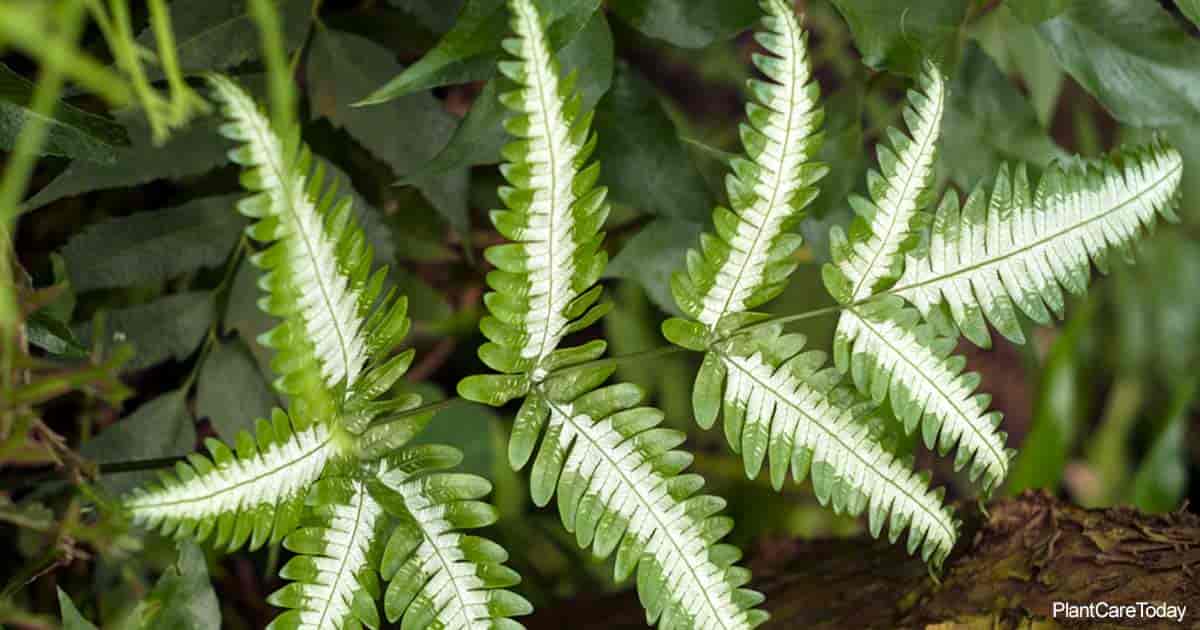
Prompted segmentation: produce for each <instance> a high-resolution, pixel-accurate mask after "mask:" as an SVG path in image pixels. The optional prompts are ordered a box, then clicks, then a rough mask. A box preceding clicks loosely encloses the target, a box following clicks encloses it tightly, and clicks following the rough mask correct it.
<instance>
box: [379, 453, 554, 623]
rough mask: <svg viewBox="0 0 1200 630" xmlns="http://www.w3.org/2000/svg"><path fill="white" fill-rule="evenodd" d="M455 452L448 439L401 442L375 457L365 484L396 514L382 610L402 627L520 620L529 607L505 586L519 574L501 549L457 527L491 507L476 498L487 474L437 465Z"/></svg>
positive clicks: (449, 461)
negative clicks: (412, 444)
mask: <svg viewBox="0 0 1200 630" xmlns="http://www.w3.org/2000/svg"><path fill="white" fill-rule="evenodd" d="M461 460H462V454H461V453H459V452H458V451H457V450H455V449H453V448H450V447H447V446H418V447H412V448H409V449H405V450H404V451H401V452H400V453H398V454H396V455H393V456H389V457H388V458H386V459H385V460H384V461H383V462H381V464H380V467H379V471H378V473H377V475H376V478H375V479H374V480H372V482H371V492H372V494H373V495H374V497H375V498H376V500H378V501H379V503H380V504H381V505H382V506H383V507H384V509H386V510H387V512H388V513H389V514H391V515H392V516H393V517H394V518H395V519H396V522H397V525H396V526H395V528H394V530H393V531H392V534H391V536H390V537H389V538H388V540H387V544H386V546H385V548H384V550H383V556H382V565H381V567H382V572H383V578H384V580H386V581H387V582H388V587H387V591H386V593H385V594H384V611H385V612H386V614H387V619H388V621H392V622H394V621H396V620H397V619H402V623H401V627H402V628H468V629H476V628H478V629H480V630H483V629H486V628H519V627H521V626H520V624H518V623H516V622H515V621H512V620H511V619H509V617H513V616H517V615H527V614H529V613H530V612H531V611H532V610H533V609H532V607H531V606H530V605H529V602H527V601H525V599H524V598H523V597H521V596H520V595H517V594H515V593H513V592H511V591H508V590H506V589H507V587H510V586H513V585H515V584H517V583H518V582H520V581H521V578H520V576H518V575H517V574H516V572H514V571H513V570H512V569H509V568H508V567H506V566H504V562H505V561H506V560H507V559H508V554H507V553H505V551H504V549H503V548H501V547H500V546H499V545H497V544H496V543H494V542H491V541H490V540H487V539H484V538H480V537H477V536H468V535H465V534H463V533H461V532H462V530H467V529H475V528H479V527H485V526H488V525H491V524H492V523H494V522H495V521H496V518H497V513H496V509H495V508H493V507H492V506H490V505H488V504H487V503H483V502H481V501H478V500H477V499H479V498H480V497H482V496H484V495H485V494H487V493H488V492H489V491H491V484H490V483H488V482H487V480H485V479H483V478H481V477H476V476H474V475H467V474H461V473H447V472H439V471H441V470H443V469H446V468H450V467H452V466H455V465H457V464H458V463H459V461H461Z"/></svg>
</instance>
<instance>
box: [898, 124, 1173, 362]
mask: <svg viewBox="0 0 1200 630" xmlns="http://www.w3.org/2000/svg"><path fill="white" fill-rule="evenodd" d="M1182 177H1183V159H1182V157H1181V156H1180V155H1179V152H1178V151H1176V150H1175V149H1173V148H1171V147H1170V146H1168V145H1167V144H1166V143H1165V142H1163V141H1161V140H1160V141H1156V142H1154V143H1151V144H1149V145H1147V146H1142V147H1135V148H1130V149H1124V150H1121V151H1119V152H1117V153H1116V154H1114V155H1113V156H1112V157H1111V158H1108V159H1105V160H1102V161H1091V162H1080V163H1075V164H1070V165H1064V164H1054V165H1052V166H1051V167H1050V168H1049V169H1048V171H1047V172H1046V173H1045V174H1044V175H1043V176H1042V180H1041V183H1040V184H1039V185H1038V187H1037V192H1036V193H1034V192H1033V188H1032V187H1031V185H1030V183H1029V178H1028V176H1027V175H1026V172H1025V168H1024V167H1023V166H1018V167H1017V168H1016V169H1015V170H1014V171H1013V172H1012V174H1011V176H1010V170H1009V169H1008V168H1007V167H1004V168H1002V169H1001V170H1000V172H999V174H998V175H997V177H996V182H995V185H994V188H993V190H992V193H991V195H990V199H989V196H988V195H987V194H986V193H985V192H984V191H983V190H982V189H976V190H975V191H974V193H972V194H971V195H970V197H968V199H967V201H966V203H965V204H963V205H962V207H961V209H960V206H959V202H958V198H957V196H955V195H953V194H951V195H947V197H946V199H945V200H944V201H943V203H942V205H941V207H940V208H939V210H938V212H937V216H936V218H935V219H934V222H933V228H932V230H931V234H930V239H929V245H928V247H927V248H924V251H921V252H915V253H913V254H910V255H909V256H908V259H907V262H906V264H905V269H904V275H903V276H901V278H900V279H899V280H898V281H897V282H896V285H895V287H894V288H893V289H891V290H890V292H891V293H894V294H896V295H900V296H902V297H904V298H905V299H906V300H908V301H909V302H911V303H912V304H913V305H914V306H916V307H917V309H918V310H920V311H921V312H922V313H923V314H924V315H925V316H926V317H929V318H930V319H931V321H933V322H934V323H942V322H943V321H944V320H945V319H946V318H945V317H943V316H941V315H942V311H941V310H940V309H938V308H936V307H938V306H939V305H942V304H944V305H945V310H946V311H948V313H949V315H950V319H952V323H949V324H948V325H945V324H943V325H942V326H941V328H943V329H948V330H954V328H957V329H958V330H961V331H962V332H963V334H964V335H965V336H966V337H967V338H968V339H970V340H971V341H972V342H974V343H975V344H977V345H980V346H984V347H987V346H988V345H989V344H990V338H989V335H988V331H987V324H986V323H985V317H986V321H987V322H991V324H992V325H993V326H995V327H996V330H997V331H999V332H1000V334H1001V335H1003V336H1004V337H1006V338H1008V339H1010V340H1012V341H1014V342H1017V343H1023V342H1024V339H1025V337H1024V335H1023V334H1022V332H1021V327H1020V324H1019V322H1018V320H1017V316H1016V313H1017V309H1020V312H1022V313H1025V314H1026V315H1027V316H1028V317H1029V318H1030V319H1032V320H1034V321H1035V322H1037V323H1039V324H1047V323H1049V322H1050V314H1049V312H1048V311H1047V309H1046V307H1047V306H1049V307H1050V308H1049V310H1050V311H1053V312H1054V313H1055V314H1057V315H1059V316H1061V315H1062V312H1063V307H1064V300H1063V294H1062V291H1061V289H1060V286H1061V287H1063V288H1066V289H1067V291H1068V292H1070V293H1073V294H1081V293H1083V292H1084V291H1085V290H1086V289H1087V285H1088V279H1089V275H1090V265H1089V261H1091V262H1093V263H1095V264H1096V266H1097V268H1099V269H1100V270H1101V271H1106V270H1107V268H1108V265H1107V256H1108V253H1109V251H1110V250H1112V249H1114V248H1116V249H1118V250H1121V251H1123V252H1127V250H1128V248H1129V246H1130V245H1131V244H1132V243H1133V242H1134V240H1135V239H1136V238H1137V237H1138V235H1139V233H1140V232H1141V231H1142V229H1143V228H1145V229H1150V228H1152V227H1153V225H1154V222H1155V217H1156V216H1157V215H1160V214H1161V215H1162V216H1163V217H1164V218H1166V219H1168V220H1171V221H1174V220H1177V219H1176V216H1175V213H1174V210H1173V208H1174V205H1175V202H1176V201H1177V196H1178V191H1179V184H1180V181H1181V179H1182ZM1126 257H1127V258H1128V256H1126ZM1014 304H1015V305H1016V306H1017V309H1014V308H1013V305H1014Z"/></svg>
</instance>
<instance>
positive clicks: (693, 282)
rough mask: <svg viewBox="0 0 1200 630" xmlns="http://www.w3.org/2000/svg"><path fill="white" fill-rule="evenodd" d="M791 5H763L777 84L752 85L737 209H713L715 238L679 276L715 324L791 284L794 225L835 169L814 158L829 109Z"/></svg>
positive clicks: (687, 296)
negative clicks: (821, 96)
mask: <svg viewBox="0 0 1200 630" xmlns="http://www.w3.org/2000/svg"><path fill="white" fill-rule="evenodd" d="M789 4H790V3H787V2H784V1H783V0H765V1H764V2H763V3H762V7H763V9H764V11H766V14H767V15H766V17H764V18H763V25H764V27H765V30H764V31H763V32H760V33H758V34H757V35H756V39H757V40H758V41H759V43H760V44H762V46H763V47H764V48H765V49H766V50H767V52H769V53H770V54H769V55H759V54H756V55H755V56H754V64H755V65H756V66H757V67H758V69H759V70H760V71H761V72H762V73H763V74H764V75H766V76H767V77H768V78H769V79H771V81H759V80H751V81H750V89H751V91H752V92H753V93H754V95H755V98H756V99H757V102H756V103H749V104H747V105H746V115H747V117H748V119H749V122H748V123H744V124H742V125H741V127H740V129H741V135H742V143H743V145H744V146H745V149H746V158H741V157H739V158H735V159H734V160H733V161H732V163H731V165H732V167H733V173H731V174H730V175H729V176H728V177H727V178H726V188H727V189H728V193H729V202H730V205H731V206H732V208H733V209H732V210H729V209H726V208H717V209H716V210H715V211H714V213H713V223H714V224H715V226H716V234H715V235H711V234H704V235H703V236H702V237H701V241H700V245H701V247H700V249H699V250H691V251H689V252H688V257H687V271H686V273H684V272H679V273H676V274H675V275H674V276H673V277H672V278H671V289H672V292H673V293H674V295H675V301H676V303H677V304H678V305H679V308H680V309H682V310H683V312H684V313H687V314H688V315H689V316H690V317H692V318H695V319H697V320H699V321H700V322H701V323H703V324H704V325H705V326H707V327H708V328H709V329H710V330H711V329H713V328H715V326H716V325H717V323H718V322H719V321H720V320H721V318H722V317H724V316H725V315H727V314H729V313H740V312H742V311H745V310H746V309H750V308H754V307H756V306H759V305H761V304H763V303H765V302H767V301H769V300H771V299H772V298H774V297H775V296H777V295H779V292H780V291H782V290H783V287H784V286H785V285H786V283H787V278H788V276H789V275H791V273H792V272H793V271H794V270H795V269H796V262H795V260H794V258H793V256H792V255H793V254H794V253H795V252H796V250H797V249H798V248H799V247H800V244H801V239H800V237H799V236H798V235H796V234H794V233H793V232H792V230H791V228H792V227H794V226H795V224H796V223H797V222H798V221H799V219H800V216H801V211H802V210H803V209H804V207H805V206H807V205H808V204H809V203H811V202H812V200H813V199H815V198H816V196H817V189H816V187H815V184H816V183H817V181H818V180H820V179H821V178H822V177H823V176H824V175H825V173H826V172H827V171H828V169H827V168H826V167H825V166H823V165H820V164H816V163H814V162H813V157H814V156H815V155H816V152H817V150H818V149H819V148H820V144H821V134H819V133H818V131H817V130H818V128H819V127H820V126H821V122H822V119H823V113H822V111H821V109H820V108H819V107H817V97H818V95H819V88H818V86H817V84H816V82H815V81H812V71H811V69H810V67H809V60H808V44H807V35H805V34H804V32H803V30H802V29H801V28H800V21H799V19H798V18H797V17H796V14H795V13H794V12H793V11H792V9H791V8H790V7H789V6H788V5H789Z"/></svg>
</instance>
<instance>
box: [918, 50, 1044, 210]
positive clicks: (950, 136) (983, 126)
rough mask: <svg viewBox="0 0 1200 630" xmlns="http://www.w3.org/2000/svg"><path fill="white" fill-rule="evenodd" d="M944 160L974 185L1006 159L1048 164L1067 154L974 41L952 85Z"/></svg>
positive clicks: (964, 183) (965, 185)
mask: <svg viewBox="0 0 1200 630" xmlns="http://www.w3.org/2000/svg"><path fill="white" fill-rule="evenodd" d="M948 92H949V95H950V98H949V102H948V103H947V105H948V107H947V109H946V114H945V120H944V122H943V124H942V129H943V133H942V138H941V144H942V146H941V148H942V154H941V158H942V160H941V163H942V166H943V167H944V168H945V170H946V171H947V172H948V173H949V175H950V179H951V180H953V181H954V183H955V184H957V185H958V186H959V187H960V188H962V189H964V190H970V189H971V188H972V187H974V186H976V185H978V184H979V183H980V182H982V181H987V180H989V179H991V178H992V177H995V174H996V172H997V171H999V170H1000V165H1001V164H1003V163H1005V162H1013V161H1018V162H1027V163H1030V164H1033V165H1044V164H1047V163H1049V162H1050V161H1051V160H1053V159H1055V158H1065V157H1066V155H1067V154H1066V153H1065V152H1064V151H1063V150H1062V149H1060V148H1059V147H1058V146H1057V145H1055V144H1054V141H1053V140H1051V139H1050V136H1049V134H1048V133H1047V132H1046V130H1045V128H1043V127H1042V125H1041V123H1039V122H1038V118H1037V114H1036V113H1035V112H1034V111H1033V107H1032V106H1030V104H1029V101H1027V100H1026V99H1025V96H1024V95H1023V94H1021V92H1020V91H1019V90H1018V89H1017V88H1016V86H1014V85H1013V84H1012V83H1010V82H1009V80H1008V77H1006V76H1004V74H1003V73H1002V72H1000V69H999V68H997V67H996V63H995V62H994V61H992V58H991V57H989V56H988V55H987V53H985V52H983V50H982V49H981V48H979V46H977V45H975V44H974V43H972V44H969V45H968V46H967V52H966V54H965V55H964V57H963V60H962V63H960V64H959V67H958V73H957V74H956V75H955V77H954V80H953V82H952V83H951V84H950V86H949V89H948Z"/></svg>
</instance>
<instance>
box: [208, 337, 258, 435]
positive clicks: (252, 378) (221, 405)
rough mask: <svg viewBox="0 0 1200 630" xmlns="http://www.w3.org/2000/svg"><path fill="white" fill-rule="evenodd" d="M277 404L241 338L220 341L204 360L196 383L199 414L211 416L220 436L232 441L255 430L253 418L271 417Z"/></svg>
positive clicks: (214, 427) (210, 419)
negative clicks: (245, 432) (272, 409)
mask: <svg viewBox="0 0 1200 630" xmlns="http://www.w3.org/2000/svg"><path fill="white" fill-rule="evenodd" d="M277 405H278V401H276V400H275V395H274V394H272V393H271V386H270V385H269V384H268V383H267V380H266V379H265V378H263V374H262V372H261V371H260V370H259V368H258V365H256V364H255V362H254V356H253V355H251V354H250V350H249V349H248V348H247V347H246V344H245V343H243V342H242V340H241V339H238V338H236V337H235V338H233V339H231V340H229V341H226V342H223V343H220V344H217V345H216V346H215V347H214V348H213V349H212V351H211V352H210V353H209V355H208V356H207V357H206V358H205V359H204V365H203V366H202V367H201V368H200V377H199V378H198V379H197V382H196V415H197V416H199V417H201V418H208V420H209V422H211V423H212V425H213V429H215V430H216V432H217V435H218V436H221V437H222V438H224V439H225V440H226V441H229V442H232V441H233V438H234V437H236V436H237V434H238V432H239V431H241V430H243V429H244V430H245V431H247V432H249V433H250V434H253V433H254V421H255V420H257V419H258V418H270V417H271V408H272V407H275V406H277Z"/></svg>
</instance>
